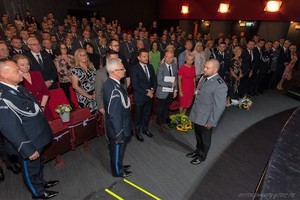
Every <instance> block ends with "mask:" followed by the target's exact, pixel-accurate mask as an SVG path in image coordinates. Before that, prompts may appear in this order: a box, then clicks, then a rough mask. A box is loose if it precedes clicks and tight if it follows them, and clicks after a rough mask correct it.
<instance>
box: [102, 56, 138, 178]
mask: <svg viewBox="0 0 300 200" xmlns="http://www.w3.org/2000/svg"><path fill="white" fill-rule="evenodd" d="M106 70H107V72H108V74H109V78H108V79H107V81H106V82H105V83H104V86H103V103H104V109H105V127H106V134H107V137H108V140H109V145H108V146H109V152H110V166H111V172H112V175H113V176H115V177H123V178H125V177H128V176H130V175H131V174H132V172H131V171H129V169H130V168H131V166H130V165H123V158H124V153H125V146H126V142H127V141H128V139H129V137H130V134H131V113H130V100H129V98H128V94H127V91H126V90H125V88H124V87H123V86H121V83H120V80H121V79H122V78H123V77H125V72H126V70H125V68H124V66H123V64H122V61H121V59H119V58H112V59H111V60H109V61H108V62H107V64H106Z"/></svg>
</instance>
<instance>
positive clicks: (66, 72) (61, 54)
mask: <svg viewBox="0 0 300 200" xmlns="http://www.w3.org/2000/svg"><path fill="white" fill-rule="evenodd" d="M54 64H55V66H56V70H57V75H58V81H59V85H60V87H61V88H62V89H63V91H64V92H65V94H66V96H67V98H68V100H69V102H70V103H71V102H72V101H71V96H70V90H69V88H70V86H71V85H72V84H71V68H72V67H74V65H75V61H74V56H72V55H70V54H68V49H67V46H66V45H65V44H60V45H59V46H58V50H57V56H56V58H55V59H54Z"/></svg>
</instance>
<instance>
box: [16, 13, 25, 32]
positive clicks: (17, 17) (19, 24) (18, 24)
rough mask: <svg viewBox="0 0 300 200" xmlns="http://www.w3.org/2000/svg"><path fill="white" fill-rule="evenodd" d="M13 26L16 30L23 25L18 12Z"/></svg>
mask: <svg viewBox="0 0 300 200" xmlns="http://www.w3.org/2000/svg"><path fill="white" fill-rule="evenodd" d="M15 27H16V28H17V29H18V30H21V29H23V28H24V27H25V22H24V20H23V19H22V17H21V15H19V14H16V15H15Z"/></svg>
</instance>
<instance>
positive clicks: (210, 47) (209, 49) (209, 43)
mask: <svg viewBox="0 0 300 200" xmlns="http://www.w3.org/2000/svg"><path fill="white" fill-rule="evenodd" d="M213 46H214V41H212V40H208V41H207V42H206V45H205V49H204V54H205V60H209V58H210V55H211V54H212V53H213V52H214V49H213Z"/></svg>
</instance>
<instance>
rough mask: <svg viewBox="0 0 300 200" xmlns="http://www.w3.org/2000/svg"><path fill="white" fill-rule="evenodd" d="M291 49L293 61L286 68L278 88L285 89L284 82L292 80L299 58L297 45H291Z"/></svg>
mask: <svg viewBox="0 0 300 200" xmlns="http://www.w3.org/2000/svg"><path fill="white" fill-rule="evenodd" d="M289 49H290V51H291V61H290V62H289V64H288V65H287V66H286V67H285V69H284V72H283V75H282V78H281V80H280V81H279V83H278V84H277V90H283V87H282V84H283V82H284V81H285V80H286V79H287V80H291V78H292V71H293V68H294V65H295V63H296V62H297V60H298V56H297V52H296V51H297V47H296V45H291V46H290V48H289Z"/></svg>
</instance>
